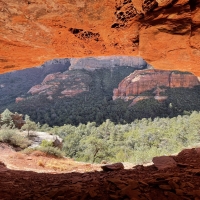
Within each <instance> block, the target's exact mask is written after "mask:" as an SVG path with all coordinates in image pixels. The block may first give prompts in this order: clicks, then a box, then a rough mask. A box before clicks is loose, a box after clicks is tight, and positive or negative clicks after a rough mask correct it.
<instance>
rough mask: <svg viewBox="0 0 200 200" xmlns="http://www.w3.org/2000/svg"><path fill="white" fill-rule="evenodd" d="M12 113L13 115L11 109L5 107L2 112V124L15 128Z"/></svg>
mask: <svg viewBox="0 0 200 200" xmlns="http://www.w3.org/2000/svg"><path fill="white" fill-rule="evenodd" d="M12 115H13V113H12V112H10V110H8V109H5V110H4V112H3V113H2V114H1V121H0V122H1V123H0V124H2V125H3V124H6V125H7V126H9V127H11V128H14V127H15V124H14V122H13V119H12Z"/></svg>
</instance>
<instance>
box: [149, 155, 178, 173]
mask: <svg viewBox="0 0 200 200" xmlns="http://www.w3.org/2000/svg"><path fill="white" fill-rule="evenodd" d="M152 161H153V163H154V165H155V167H156V168H157V169H159V170H163V169H167V168H172V167H176V166H177V163H176V161H175V160H174V159H173V158H171V157H169V156H160V157H154V158H153V160H152Z"/></svg>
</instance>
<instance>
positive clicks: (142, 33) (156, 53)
mask: <svg viewBox="0 0 200 200" xmlns="http://www.w3.org/2000/svg"><path fill="white" fill-rule="evenodd" d="M0 8H1V12H0V27H1V28H0V30H1V31H0V55H1V57H0V73H3V72H7V71H12V70H17V69H22V68H27V67H32V66H37V65H40V64H42V63H43V62H44V61H47V60H50V59H53V58H66V57H69V58H71V57H85V56H100V55H104V56H105V55H138V56H141V57H143V58H144V59H145V60H146V61H147V62H148V63H150V64H151V65H152V66H154V67H155V68H159V69H179V70H184V71H191V72H193V73H195V74H196V75H198V76H200V69H199V58H200V43H199V41H200V0H177V1H172V0H162V1H161V0H144V1H143V0H136V1H133V0H110V1H107V0H96V1H88V0H75V1H72V0H65V1H63V0H46V1H43V0H34V1H33V0H24V1H15V0H9V1H8V0H1V2H0Z"/></svg>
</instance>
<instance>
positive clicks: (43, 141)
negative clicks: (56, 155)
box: [40, 140, 53, 147]
mask: <svg viewBox="0 0 200 200" xmlns="http://www.w3.org/2000/svg"><path fill="white" fill-rule="evenodd" d="M40 146H42V147H53V142H52V141H48V140H42V143H41V144H40Z"/></svg>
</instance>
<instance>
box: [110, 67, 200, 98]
mask: <svg viewBox="0 0 200 200" xmlns="http://www.w3.org/2000/svg"><path fill="white" fill-rule="evenodd" d="M199 84H200V82H199V80H198V78H197V77H196V76H194V75H193V74H191V73H187V72H177V71H166V70H154V69H148V70H136V71H135V72H133V73H132V74H130V75H129V76H127V77H126V78H125V79H123V80H122V81H121V82H120V83H119V86H118V88H117V89H114V91H113V99H117V98H126V99H127V98H129V96H138V95H140V94H141V93H142V92H145V91H148V90H152V89H154V88H156V87H160V86H165V87H170V88H175V87H185V88H192V87H194V86H196V85H199ZM156 93H158V91H157V92H156Z"/></svg>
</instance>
